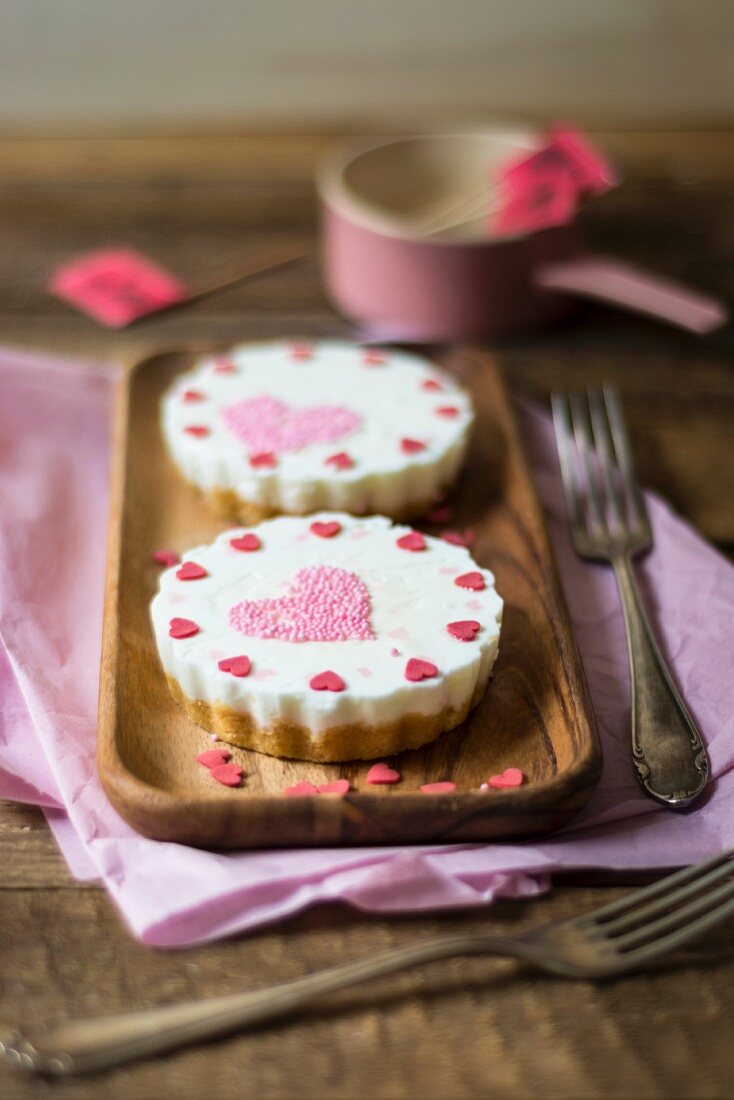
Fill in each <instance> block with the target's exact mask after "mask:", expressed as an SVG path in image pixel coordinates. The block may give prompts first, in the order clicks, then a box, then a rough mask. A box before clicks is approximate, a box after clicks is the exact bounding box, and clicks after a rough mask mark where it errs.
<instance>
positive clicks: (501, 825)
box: [98, 350, 601, 848]
mask: <svg viewBox="0 0 734 1100" xmlns="http://www.w3.org/2000/svg"><path fill="white" fill-rule="evenodd" d="M200 353H201V352H200V351H199V354H200ZM436 358H437V361H438V362H440V363H441V364H442V365H443V366H445V367H447V368H448V369H450V370H452V371H453V372H454V373H455V375H456V376H457V377H458V378H459V379H460V380H461V382H462V383H463V384H464V385H465V386H467V387H468V388H469V389H470V390H471V391H472V393H473V396H474V399H475V403H476V409H477V423H476V425H475V429H474V432H473V437H472V440H473V441H472V445H471V448H470V454H469V458H468V461H467V465H466V467H465V469H464V471H463V474H462V477H461V481H460V484H459V486H458V487H457V490H456V492H455V496H454V502H455V504H456V519H455V521H454V522H453V524H452V526H454V527H456V528H458V529H462V528H465V527H473V528H475V530H476V541H475V543H474V546H473V554H474V556H475V557H476V559H477V560H478V561H479V563H480V564H482V565H486V566H488V567H489V568H490V569H492V570H493V572H494V573H495V575H496V579H497V588H498V590H499V592H500V595H501V596H502V597H503V599H504V600H505V612H504V621H503V625H502V632H501V637H500V649H499V657H498V660H497V664H496V666H495V674H494V677H493V679H492V680H491V681H490V685H489V688H488V690H487V693H486V695H485V697H484V699H483V701H482V702H481V703H480V705H479V706H478V707H477V708H476V709H475V710H474V711H472V713H471V714H470V716H469V718H468V719H467V720H466V721H465V722H464V723H463V725H461V726H460V727H459V728H457V729H455V730H453V731H451V732H450V733H445V734H443V735H442V736H441V737H439V738H438V739H437V740H436V741H434V742H433V743H432V744H430V745H427V746H426V747H425V748H422V749H419V750H416V751H412V752H405V753H402V754H400V756H398V757H395V758H393V759H391V760H390V761H389V763H390V764H392V765H393V766H395V767H397V768H398V769H399V771H400V772H401V773H402V776H403V781H402V783H401V784H400V785H399V786H395V787H368V786H367V785H366V784H365V776H366V773H367V770H368V768H369V766H370V765H369V764H364V763H359V762H355V763H352V764H334V765H330V764H325V765H322V764H311V763H304V762H299V761H288V760H281V759H277V758H274V757H269V756H265V755H262V754H260V753H256V752H250V751H247V750H242V749H232V756H233V759H234V760H235V761H236V762H238V763H240V764H241V765H242V767H243V769H244V772H245V775H246V780H245V782H244V784H243V786H242V787H241V788H237V789H230V788H226V787H223V786H221V785H219V784H217V783H215V782H214V781H212V779H211V777H210V776H209V775H208V773H207V771H206V769H204V768H202V767H201V766H200V765H198V764H197V763H196V762H195V757H196V754H197V753H199V752H201V751H202V750H203V749H205V748H209V747H211V742H210V739H209V734H208V733H207V732H206V731H205V730H202V729H200V728H199V727H198V726H196V725H194V724H193V723H192V722H191V721H189V719H188V718H187V717H186V716H185V715H184V713H183V711H181V710H180V709H179V708H178V707H177V705H176V704H175V703H174V701H173V698H172V697H171V695H170V693H169V690H168V687H167V685H166V681H165V677H164V675H163V671H162V669H161V666H160V665H159V663H158V658H157V654H156V649H155V642H154V639H153V634H152V629H151V625H150V619H149V614H148V606H149V603H150V600H151V598H152V596H153V594H154V593H155V591H156V587H157V582H158V575H159V572H160V569H159V567H158V566H156V565H155V564H154V563H153V561H152V558H151V555H152V553H153V551H154V550H155V549H158V548H160V547H166V548H172V549H174V550H178V551H184V550H186V549H188V548H190V547H192V546H197V545H199V544H201V543H205V542H209V541H211V540H212V539H213V538H214V537H215V536H216V535H217V534H218V533H219V532H220V531H221V530H222V529H223V528H224V527H225V526H226V524H224V523H223V522H222V520H221V519H220V518H219V517H217V516H216V515H215V514H214V513H212V512H211V511H210V509H209V507H208V506H207V505H206V504H205V503H204V501H203V500H202V498H201V497H200V496H199V495H198V493H197V492H196V490H194V489H193V488H191V487H190V486H189V485H187V484H185V483H184V481H183V480H182V479H181V477H180V475H179V474H178V473H177V471H176V470H175V469H174V467H173V465H172V464H171V463H170V461H169V460H168V458H167V456H166V454H165V451H164V447H163V442H162V438H161V434H160V430H159V425H158V414H159V402H160V398H161V395H162V393H163V391H164V390H165V389H166V387H167V386H168V385H169V383H170V382H171V380H172V379H173V377H174V375H175V374H176V373H177V372H178V371H181V370H183V369H185V368H186V367H187V366H189V365H190V364H191V362H192V353H187V354H182V353H175V354H174V353H170V352H169V353H162V354H159V355H156V356H152V357H150V358H147V359H145V360H143V361H141V362H139V363H137V364H136V365H135V366H133V367H132V368H131V369H130V370H129V371H128V372H127V373H126V375H125V377H124V379H123V381H122V384H121V389H120V393H119V402H118V406H117V414H116V431H115V454H114V470H113V488H112V507H111V518H110V541H109V557H108V566H107V592H106V605H105V624H104V643H103V652H102V672H101V686H100V704H99V745H98V765H99V772H100V776H101V778H102V783H103V785H104V788H105V790H106V792H107V795H108V797H109V798H110V801H111V802H112V803H113V805H114V806H115V808H116V809H117V810H118V811H119V813H120V814H121V815H122V816H123V817H124V818H125V819H126V820H127V821H128V822H129V823H130V824H131V825H132V826H133V827H134V828H135V829H137V830H138V831H139V832H141V833H144V834H145V835H146V836H150V837H155V838H157V839H165V840H174V841H179V842H182V843H187V844H196V845H201V846H211V847H228V848H235V847H248V848H250V847H252V848H256V847H278V846H283V845H287V846H291V845H309V846H310V845H340V844H345V845H357V844H409V843H416V842H419V841H442V842H458V841H479V840H489V839H498V838H502V837H517V836H530V835H533V834H539V833H543V832H547V831H549V830H552V829H556V828H558V827H559V826H561V825H563V824H564V823H565V822H566V821H567V820H568V819H569V818H570V817H571V816H572V815H573V814H574V813H576V812H577V811H578V810H579V809H580V807H581V806H582V805H583V804H584V803H585V802H586V800H587V799H588V797H589V795H590V793H591V791H592V790H593V788H594V785H595V783H596V781H597V779H598V776H599V772H600V768H601V752H600V747H599V742H598V738H597V734H596V730H595V726H594V721H593V717H592V712H591V708H590V705H589V700H588V695H587V690H586V684H585V681H584V676H583V672H582V669H581V664H580V661H579V656H578V652H577V649H576V645H575V642H574V639H573V636H572V634H571V629H570V625H569V619H568V613H567V610H566V606H565V602H564V599H563V596H562V593H561V590H560V587H559V582H558V577H557V574H556V569H555V566H554V563H553V559H552V555H551V550H550V546H549V543H548V537H547V534H546V530H545V525H544V521H543V517H542V514H541V511H540V506H539V503H538V500H537V497H536V495H535V491H534V488H533V486H532V483H531V480H530V476H529V473H528V469H527V466H526V463H525V459H524V457H523V454H522V449H521V445H520V441H519V438H518V432H517V427H516V424H515V421H514V418H513V414H512V412H511V409H510V405H509V401H508V397H507V393H506V391H505V387H504V384H503V381H502V378H501V374H500V371H499V369H498V367H497V365H496V364H495V362H494V361H493V360H492V359H491V358H490V357H489V356H487V355H485V354H484V353H481V352H478V351H474V350H462V351H456V352H451V353H446V354H445V355H442V356H437V357H436ZM511 766H517V767H519V768H521V769H522V771H523V772H524V773H525V775H526V776H527V782H526V784H525V785H523V786H522V787H520V788H517V789H514V790H509V791H491V792H480V791H479V785H480V783H482V782H484V781H486V779H487V777H488V776H489V775H491V774H494V773H497V772H501V771H502V770H503V769H505V768H506V767H511ZM342 776H345V777H347V778H348V779H349V780H350V781H351V783H352V786H353V788H354V790H353V791H352V792H351V793H350V794H348V795H346V796H344V797H340V796H338V795H318V796H312V797H299V798H286V797H284V796H283V795H282V793H281V792H282V789H283V787H285V786H288V785H291V784H293V783H296V782H298V781H299V780H305V779H308V780H310V781H312V782H313V783H314V784H318V783H325V782H327V781H328V780H330V779H335V778H337V777H342ZM445 779H451V780H453V781H454V782H455V783H456V785H457V789H456V791H455V792H453V793H451V794H423V793H421V792H420V790H419V788H420V786H421V784H423V783H428V782H433V781H438V780H445Z"/></svg>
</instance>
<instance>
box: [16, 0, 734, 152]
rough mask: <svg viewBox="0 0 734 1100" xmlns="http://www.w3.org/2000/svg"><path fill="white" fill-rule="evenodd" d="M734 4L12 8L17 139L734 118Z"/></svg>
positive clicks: (283, 1) (124, 1)
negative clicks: (110, 132) (266, 127)
mask: <svg viewBox="0 0 734 1100" xmlns="http://www.w3.org/2000/svg"><path fill="white" fill-rule="evenodd" d="M733 74H734V0H359V2H357V0H0V128H2V129H3V130H4V131H5V132H12V131H15V130H21V129H23V130H28V128H31V129H33V128H35V129H37V130H39V131H41V132H48V131H49V130H52V131H58V130H67V131H68V130H75V129H76V130H78V129H80V128H81V129H86V130H90V129H93V130H105V129H114V130H120V129H130V128H137V129H141V128H151V127H153V128H154V127H158V126H164V127H169V128H170V127H173V128H182V129H185V128H190V127H191V126H192V125H193V126H197V125H198V124H200V123H201V124H205V125H207V124H211V123H212V122H219V123H225V124H228V123H230V122H233V123H248V122H258V121H264V122H268V123H273V122H277V121H279V120H283V121H287V122H294V121H295V122H308V123H330V122H334V123H342V122H349V123H354V122H360V123H364V122H369V121H373V122H379V123H384V122H389V121H390V120H391V119H393V120H395V121H397V122H401V121H402V120H404V119H409V118H410V117H411V116H413V117H415V116H418V117H419V118H425V119H426V120H428V121H430V120H431V119H432V118H435V119H436V120H437V121H438V120H449V119H451V118H454V117H461V116H463V117H468V116H469V117H470V116H473V115H475V116H482V115H487V114H497V113H500V114H508V113H510V114H511V113H513V112H514V113H517V114H523V113H526V114H532V115H535V116H540V117H544V116H562V115H565V114H568V115H571V116H572V117H574V118H576V119H578V120H579V121H596V122H601V123H604V122H607V121H612V120H614V121H619V120H622V121H624V122H627V123H629V122H631V123H635V122H638V123H645V122H653V121H654V122H656V123H660V122H663V123H669V124H671V125H683V124H690V123H692V122H693V123H695V122H697V121H706V122H709V123H711V122H713V123H716V122H717V121H721V122H724V121H726V120H728V119H730V118H731V116H732V115H734V75H733Z"/></svg>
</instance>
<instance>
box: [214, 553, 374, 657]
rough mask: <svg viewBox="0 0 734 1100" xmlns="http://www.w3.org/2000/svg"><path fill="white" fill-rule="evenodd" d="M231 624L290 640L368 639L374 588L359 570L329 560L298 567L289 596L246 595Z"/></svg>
mask: <svg viewBox="0 0 734 1100" xmlns="http://www.w3.org/2000/svg"><path fill="white" fill-rule="evenodd" d="M229 624H230V626H232V627H234V629H235V630H239V631H240V633H241V634H246V635H248V636H249V637H253V636H254V637H257V638H279V639H280V640H281V641H286V642H346V641H349V640H350V639H361V640H365V641H368V640H370V639H372V638H374V637H375V635H374V633H373V631H372V627H371V625H370V594H369V592H368V590H367V588H366V586H365V585H364V583H363V582H362V581H361V580H360V579H359V577H358V576H357V575H356V573H350V572H348V570H346V569H337V568H335V567H333V566H329V565H317V566H311V567H309V568H307V569H300V570H299V571H298V573H296V575H295V577H294V579H293V584H292V585H291V590H290V592H289V593H288V595H287V596H280V597H278V598H277V599H266V600H243V601H242V602H241V603H238V604H235V605H234V607H231V608H230V611H229Z"/></svg>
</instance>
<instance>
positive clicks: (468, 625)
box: [446, 619, 481, 642]
mask: <svg viewBox="0 0 734 1100" xmlns="http://www.w3.org/2000/svg"><path fill="white" fill-rule="evenodd" d="M446 629H447V630H448V632H449V634H451V636H452V637H453V638H457V639H458V640H459V641H460V642H473V641H474V639H475V638H476V636H477V631H479V630H480V629H481V623H478V622H477V620H476V619H461V620H459V621H458V622H455V623H448V624H447V626H446Z"/></svg>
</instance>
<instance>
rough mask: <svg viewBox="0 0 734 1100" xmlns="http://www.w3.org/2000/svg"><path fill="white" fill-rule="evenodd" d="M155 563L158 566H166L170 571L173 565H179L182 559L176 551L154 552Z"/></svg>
mask: <svg viewBox="0 0 734 1100" xmlns="http://www.w3.org/2000/svg"><path fill="white" fill-rule="evenodd" d="M153 561H154V562H155V563H156V565H165V567H166V569H170V568H171V566H172V565H178V563H179V562H180V561H181V559H180V557H179V556H178V554H177V553H176V551H175V550H154V551H153Z"/></svg>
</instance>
